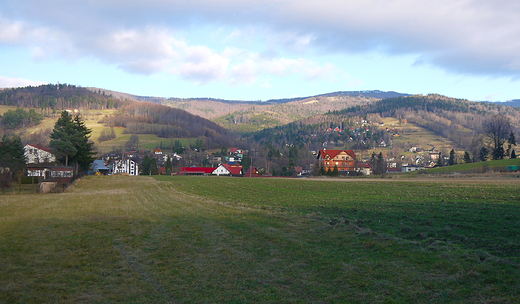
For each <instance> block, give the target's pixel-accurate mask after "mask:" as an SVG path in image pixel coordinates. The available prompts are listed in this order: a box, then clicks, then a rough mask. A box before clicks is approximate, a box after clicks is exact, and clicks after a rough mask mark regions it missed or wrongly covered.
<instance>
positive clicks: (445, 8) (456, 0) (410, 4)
mask: <svg viewBox="0 0 520 304" xmlns="http://www.w3.org/2000/svg"><path fill="white" fill-rule="evenodd" d="M519 20H520V1H518V0H501V1H489V0H447V1H444V0H442V1H441V0H430V1H417V0H349V1H338V0H336V1H332V0H320V1H315V0H314V1H309V0H256V1H247V0H189V1H188V0H146V1H140V0H81V1H76V0H54V1H45V0H20V1H1V2H0V88H5V87H20V86H28V85H33V86H35V85H39V84H47V83H57V82H59V83H67V84H73V85H77V86H82V87H97V88H103V89H108V90H114V91H119V92H124V93H130V94H135V95H140V96H157V97H180V98H190V97H212V98H221V99H235V100H268V99H275V98H291V97H298V96H299V97H304V96H312V95H317V94H324V93H330V92H335V91H361V90H382V91H397V92H401V93H409V94H429V93H437V94H441V95H446V96H449V97H455V98H464V99H468V100H475V101H484V100H487V101H507V100H511V99H520V22H519Z"/></svg>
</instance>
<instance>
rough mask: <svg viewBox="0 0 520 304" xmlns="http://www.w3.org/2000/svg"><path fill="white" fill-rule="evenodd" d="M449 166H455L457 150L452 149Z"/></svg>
mask: <svg viewBox="0 0 520 304" xmlns="http://www.w3.org/2000/svg"><path fill="white" fill-rule="evenodd" d="M448 165H449V166H453V165H455V150H453V149H451V151H450V160H449V161H448Z"/></svg>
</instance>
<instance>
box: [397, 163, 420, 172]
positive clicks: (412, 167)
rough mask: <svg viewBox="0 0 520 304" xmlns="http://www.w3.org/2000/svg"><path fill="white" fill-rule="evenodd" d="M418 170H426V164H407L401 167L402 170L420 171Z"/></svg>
mask: <svg viewBox="0 0 520 304" xmlns="http://www.w3.org/2000/svg"><path fill="white" fill-rule="evenodd" d="M418 170H424V166H417V165H407V166H402V167H401V172H412V171H418Z"/></svg>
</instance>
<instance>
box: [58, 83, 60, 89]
mask: <svg viewBox="0 0 520 304" xmlns="http://www.w3.org/2000/svg"><path fill="white" fill-rule="evenodd" d="M59 90H60V81H59V80H58V91H59Z"/></svg>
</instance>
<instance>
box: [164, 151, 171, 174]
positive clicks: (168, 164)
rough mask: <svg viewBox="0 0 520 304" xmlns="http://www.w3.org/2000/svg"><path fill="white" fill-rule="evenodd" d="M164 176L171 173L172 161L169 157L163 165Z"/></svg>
mask: <svg viewBox="0 0 520 304" xmlns="http://www.w3.org/2000/svg"><path fill="white" fill-rule="evenodd" d="M164 167H165V170H166V174H171V173H172V160H171V159H170V156H169V155H168V159H166V164H165V165H164Z"/></svg>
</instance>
